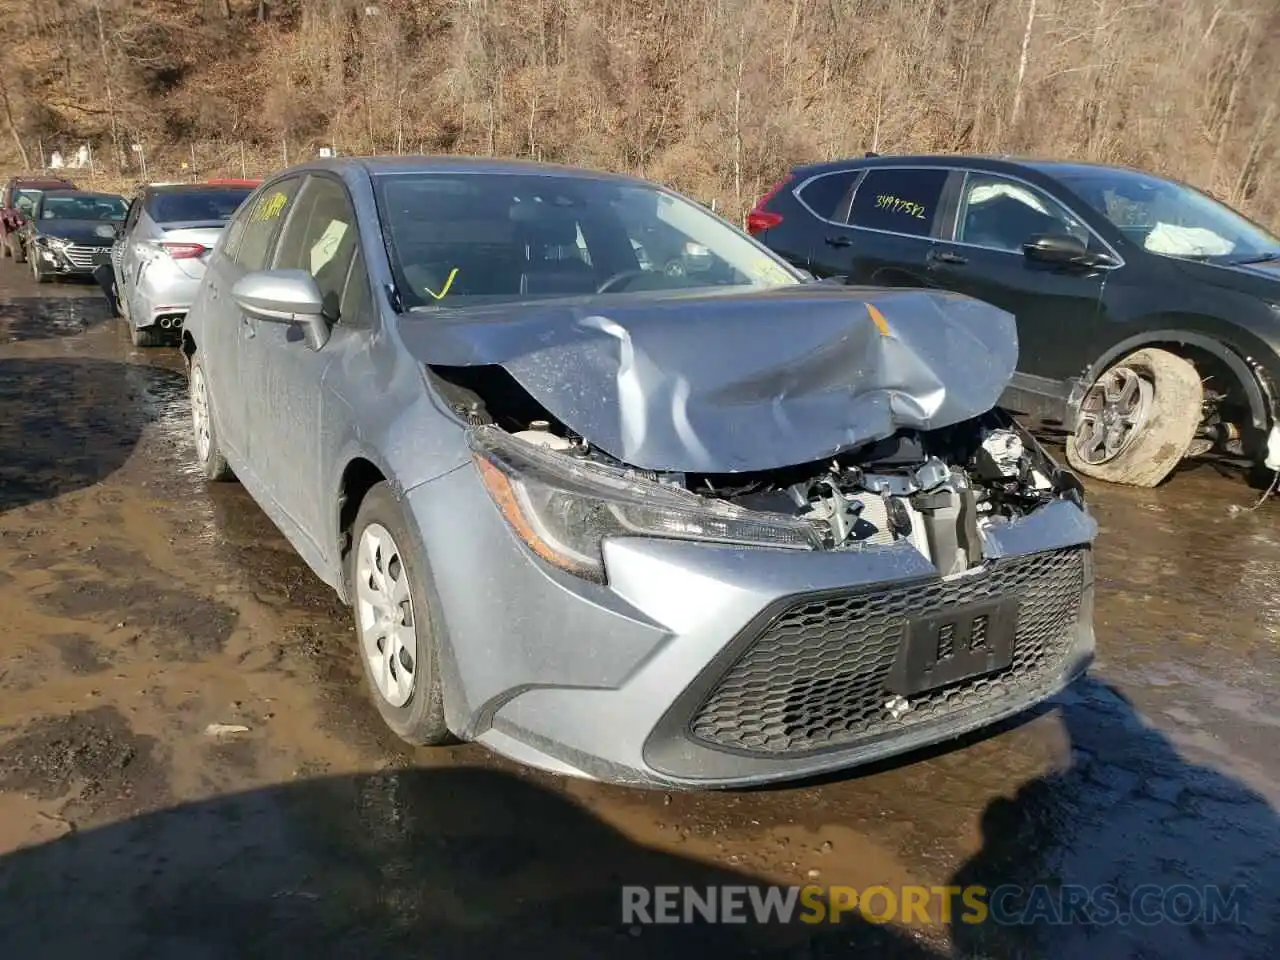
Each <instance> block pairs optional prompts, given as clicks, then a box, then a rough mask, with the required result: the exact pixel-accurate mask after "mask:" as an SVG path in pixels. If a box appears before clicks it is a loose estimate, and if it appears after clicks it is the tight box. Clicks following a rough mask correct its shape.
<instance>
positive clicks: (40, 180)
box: [9, 177, 76, 190]
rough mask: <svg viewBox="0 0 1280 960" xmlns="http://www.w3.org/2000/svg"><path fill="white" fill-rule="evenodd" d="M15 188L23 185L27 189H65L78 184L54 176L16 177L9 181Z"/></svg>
mask: <svg viewBox="0 0 1280 960" xmlns="http://www.w3.org/2000/svg"><path fill="white" fill-rule="evenodd" d="M9 182H10V183H11V184H13V186H14V187H15V188H17V187H23V188H25V189H27V190H41V189H46V190H47V189H63V190H74V189H76V186H75V184H74V183H72V182H71V181H70V180H58V179H56V178H52V177H14V178H13V179H12V180H10V181H9Z"/></svg>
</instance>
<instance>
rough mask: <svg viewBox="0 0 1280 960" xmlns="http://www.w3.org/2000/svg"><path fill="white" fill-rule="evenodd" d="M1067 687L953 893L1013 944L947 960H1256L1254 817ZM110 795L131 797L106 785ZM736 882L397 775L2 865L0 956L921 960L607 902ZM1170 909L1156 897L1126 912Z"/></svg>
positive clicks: (979, 933)
mask: <svg viewBox="0 0 1280 960" xmlns="http://www.w3.org/2000/svg"><path fill="white" fill-rule="evenodd" d="M1080 687H1081V689H1078V690H1076V691H1074V692H1073V693H1072V694H1071V695H1070V696H1068V697H1067V698H1066V699H1065V700H1064V701H1063V714H1064V718H1065V723H1066V726H1067V729H1068V731H1069V732H1070V735H1071V738H1072V743H1073V763H1072V765H1071V766H1070V767H1069V768H1068V769H1066V770H1065V771H1063V772H1061V773H1057V774H1054V775H1052V776H1049V777H1044V778H1039V779H1037V780H1035V781H1032V782H1030V783H1028V784H1026V785H1025V786H1024V787H1023V788H1021V789H1020V790H1019V791H1018V793H1017V795H1016V796H1014V797H1013V798H1011V799H998V800H996V801H995V802H993V803H992V804H991V805H990V806H989V808H988V809H987V810H986V812H985V814H984V816H983V819H982V825H983V835H984V845H983V847H982V849H981V850H980V851H979V852H978V853H977V854H976V855H975V856H974V857H973V858H972V859H971V860H969V861H968V862H967V863H965V864H963V865H962V866H961V867H960V869H959V870H958V871H957V872H956V874H955V875H954V876H953V877H952V880H951V882H952V883H953V884H955V885H956V886H961V887H963V886H969V885H973V884H978V885H981V886H983V887H985V888H986V889H987V891H988V892H989V897H991V898H995V897H996V896H1001V897H1002V902H1001V913H1000V919H1002V921H1003V922H1005V923H1009V922H1010V921H1018V920H1020V921H1030V922H1028V923H1026V925H1022V926H1018V925H1001V924H1000V923H997V922H994V921H993V920H992V919H991V918H988V920H987V921H986V922H985V923H984V924H982V925H971V924H968V923H966V922H964V920H963V919H962V917H963V916H964V915H965V912H964V910H963V907H962V905H961V903H959V902H958V903H957V905H956V907H955V909H954V911H953V920H952V925H951V935H952V940H953V942H954V944H955V955H956V956H964V957H970V956H985V957H1049V958H1058V957H1088V958H1089V960H1107V958H1112V957H1115V958H1122V957H1123V958H1135V957H1160V958H1164V960H1169V958H1181V957H1196V958H1208V957H1221V956H1231V957H1242V958H1249V957H1258V958H1262V957H1272V956H1275V955H1276V954H1275V948H1276V945H1277V944H1276V940H1275V937H1276V926H1275V924H1276V907H1277V904H1278V901H1277V893H1276V891H1277V889H1278V887H1277V884H1280V875H1278V873H1277V870H1278V869H1280V868H1278V867H1277V864H1276V860H1275V851H1276V850H1277V848H1278V841H1280V827H1278V826H1277V820H1276V816H1275V813H1274V811H1273V810H1272V809H1271V807H1270V806H1269V805H1268V804H1267V803H1266V801H1265V800H1263V799H1262V798H1261V797H1259V796H1258V795H1256V794H1254V793H1253V792H1252V791H1250V790H1248V789H1246V788H1245V787H1243V786H1242V785H1240V784H1239V783H1236V782H1234V781H1232V780H1230V779H1229V778H1227V777H1224V776H1222V775H1219V774H1217V773H1214V772H1212V771H1210V770H1208V769H1206V768H1203V767H1198V766H1195V765H1192V764H1188V763H1187V762H1185V761H1184V760H1182V759H1181V758H1179V757H1178V755H1177V754H1176V752H1175V751H1174V750H1173V749H1172V747H1171V746H1170V745H1169V744H1168V743H1167V742H1166V741H1165V739H1164V738H1163V737H1162V736H1161V735H1160V734H1159V733H1157V732H1155V731H1154V730H1152V729H1151V728H1149V727H1147V726H1145V724H1143V723H1142V721H1141V720H1140V719H1139V718H1138V717H1137V716H1136V715H1135V714H1134V713H1133V711H1132V709H1131V707H1130V705H1129V704H1128V702H1127V701H1126V700H1125V699H1124V698H1123V697H1122V696H1121V695H1119V694H1118V693H1117V692H1115V691H1114V690H1112V689H1111V688H1109V687H1107V686H1105V685H1102V684H1098V683H1094V682H1091V681H1086V682H1085V683H1084V684H1081V685H1080ZM143 739H144V738H143ZM11 746H12V743H11V744H10V745H7V748H8V747H11ZM136 748H137V752H138V756H136V757H134V758H132V762H135V763H138V764H139V767H140V768H141V769H143V770H145V771H148V773H147V775H150V776H154V775H155V774H156V767H157V764H159V765H161V766H163V763H164V761H163V758H161V757H159V756H158V755H157V754H156V753H155V752H154V750H155V748H154V747H147V745H146V744H145V743H143V742H141V739H140V740H139V742H138V744H137V745H136ZM19 752H21V751H19ZM14 786H15V784H12V783H9V784H5V783H4V782H3V778H0V788H6V787H7V788H8V789H13V787H14ZM114 789H115V790H116V791H127V790H128V789H129V788H128V783H127V775H126V776H125V777H124V778H123V779H120V780H118V782H117V783H116V784H115V787H114ZM755 882H758V881H753V880H752V879H751V878H749V877H745V876H742V875H739V874H735V873H732V872H730V871H727V870H723V869H720V868H718V867H715V866H711V865H708V864H705V863H701V862H695V861H692V860H687V859H683V858H680V857H678V856H674V855H671V854H668V853H665V852H658V851H655V850H652V849H649V848H646V847H642V846H640V845H638V844H636V843H634V842H632V841H631V840H629V839H628V838H627V837H625V836H623V835H622V834H620V833H619V832H617V831H616V830H614V829H613V828H611V827H609V826H606V825H605V824H603V823H602V822H600V821H599V820H598V819H596V818H595V817H594V816H593V815H592V814H590V813H589V812H587V811H585V810H584V809H582V808H580V807H578V806H577V805H575V804H574V803H572V802H571V801H569V800H568V799H566V798H565V797H564V796H562V795H561V794H560V793H558V792H556V791H554V790H549V789H545V788H543V787H541V786H539V785H537V784H536V783H535V782H534V779H533V778H526V777H515V776H512V775H509V774H506V773H502V772H498V771H495V770H489V769H478V768H471V769H469V768H452V769H448V768H435V769H418V770H398V771H391V772H386V773H383V774H376V775H367V776H352V777H338V778H328V779H314V780H308V781H303V782H297V783H293V784H289V785H284V786H278V787H272V788H267V789H261V790H255V791H250V792H247V793H242V794H235V795H229V796H220V797H216V798H213V799H210V800H207V801H203V802H199V803H193V804H189V805H184V806H180V807H177V808H174V809H170V810H165V811H163V812H159V813H149V814H144V815H141V816H138V817H136V818H134V819H131V820H125V821H124V822H121V823H116V824H113V825H110V826H106V827H101V828H98V829H93V830H88V831H85V832H83V833H79V834H75V833H73V834H71V835H70V836H67V837H64V838H62V839H60V840H56V841H52V842H49V843H47V844H45V845H42V846H37V847H31V848H27V849H24V850H20V851H17V852H15V853H12V854H10V855H8V856H6V857H4V858H2V859H0V942H3V943H5V944H6V945H7V947H8V950H7V951H6V954H7V955H10V956H14V957H28V956H30V957H35V956H39V957H42V958H60V957H83V956H93V957H94V958H95V960H114V958H125V957H139V956H146V957H149V958H156V960H167V958H170V957H172V958H175V960H176V958H181V960H193V958H200V960H203V958H214V957H217V958H222V957H228V958H230V957H235V958H242V957H243V958H249V957H268V956H270V957H294V956H304V955H311V956H323V957H335V956H340V957H348V956H350V957H360V958H366V957H379V958H381V957H483V956H494V957H504V956H521V957H555V958H593V960H594V958H600V957H610V958H630V957H662V958H675V957H699V958H705V957H722V956H723V957H740V956H761V957H777V958H784V957H785V958H820V957H847V956H862V955H867V956H876V957H889V958H912V960H917V958H918V960H929V958H938V957H940V956H941V954H940V953H938V952H936V951H935V950H934V949H933V948H931V947H929V946H926V945H924V941H923V940H921V939H918V938H917V937H916V935H915V933H913V932H912V931H908V930H904V929H902V928H899V927H894V926H884V925H880V924H873V923H871V922H868V920H866V919H864V918H862V917H859V916H858V915H857V914H856V912H855V913H854V914H853V915H852V916H851V917H850V918H849V919H848V920H847V921H846V922H842V923H840V924H839V925H838V926H833V925H830V924H821V925H812V924H805V923H799V922H793V923H791V924H789V925H785V926H783V925H779V924H774V925H758V924H755V923H747V924H736V925H725V924H721V925H707V924H691V925H685V924H676V925H633V924H630V923H628V922H626V921H625V920H624V918H623V916H622V886H623V885H624V884H626V885H646V886H650V887H652V886H654V885H662V884H666V885H676V886H688V887H695V888H699V889H704V888H706V887H707V886H708V885H725V884H732V885H740V884H753V883H755ZM1034 884H1046V885H1048V886H1047V889H1049V890H1051V891H1054V896H1055V897H1060V895H1061V892H1062V891H1063V889H1064V887H1065V885H1072V884H1081V885H1086V886H1088V887H1090V888H1098V887H1100V886H1102V885H1107V884H1112V885H1115V887H1116V889H1117V891H1118V893H1117V900H1118V902H1120V903H1121V904H1125V903H1127V900H1126V899H1125V898H1127V897H1130V896H1132V895H1134V894H1135V893H1136V892H1139V888H1140V885H1142V884H1155V885H1160V889H1162V890H1165V891H1167V890H1168V889H1169V888H1170V887H1171V886H1172V885H1180V886H1181V888H1182V889H1188V888H1201V889H1202V888H1203V887H1204V886H1205V885H1218V886H1219V887H1221V888H1222V889H1223V890H1227V889H1229V888H1231V887H1234V886H1239V887H1241V888H1244V889H1245V895H1244V896H1243V897H1242V898H1240V899H1238V900H1237V904H1238V914H1237V916H1236V917H1234V919H1232V920H1230V921H1229V922H1227V923H1220V924H1208V923H1205V922H1193V923H1181V922H1175V921H1170V920H1167V919H1166V920H1164V921H1162V922H1157V923H1154V924H1136V923H1132V922H1130V923H1120V924H1116V923H1112V924H1107V923H1103V922H1097V921H1099V919H1100V918H1099V915H1098V914H1096V913H1095V914H1093V915H1092V920H1093V921H1095V922H1090V917H1084V918H1076V919H1075V922H1074V923H1073V924H1072V925H1070V926H1060V925H1058V924H1057V923H1056V922H1055V921H1056V920H1057V919H1059V918H1058V917H1057V916H1055V915H1054V914H1053V913H1052V912H1050V913H1048V914H1045V913H1044V912H1043V911H1041V912H1040V913H1039V914H1036V913H1032V912H1031V904H1032V903H1033V902H1034V900H1035V897H1034V895H1033V894H1030V892H1029V891H1030V889H1031V888H1032V886H1033V885H1034ZM1009 885H1018V886H1019V887H1020V888H1022V889H1021V892H1019V893H1016V894H1015V893H1012V892H1011V891H1012V890H1013V888H1012V887H1010V886H1009ZM1001 889H1003V890H1004V893H1003V894H1000V893H999V891H1000V890H1001ZM993 902H994V899H993ZM1168 903H1169V901H1168V900H1167V898H1165V896H1164V893H1161V894H1159V895H1158V896H1157V898H1156V900H1155V901H1153V902H1148V903H1147V906H1148V907H1150V908H1153V909H1155V910H1159V909H1160V906H1161V904H1165V905H1166V907H1167V905H1168ZM1095 906H1096V905H1095ZM995 916H996V912H995V908H994V907H993V908H992V917H995ZM930 939H931V940H936V939H937V938H936V937H933V938H930Z"/></svg>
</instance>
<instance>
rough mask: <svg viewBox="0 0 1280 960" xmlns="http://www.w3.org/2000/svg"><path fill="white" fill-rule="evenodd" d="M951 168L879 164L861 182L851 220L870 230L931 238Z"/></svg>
mask: <svg viewBox="0 0 1280 960" xmlns="http://www.w3.org/2000/svg"><path fill="white" fill-rule="evenodd" d="M950 175H951V171H950V170H944V169H941V168H939V169H937V170H932V169H929V170H924V169H914V170H901V169H895V168H892V167H878V168H875V169H872V170H868V171H867V175H866V176H865V177H863V178H862V182H861V183H859V184H858V192H857V193H856V194H854V197H853V208H852V209H851V210H850V211H849V222H850V223H851V224H853V226H855V227H864V228H866V229H868V230H891V231H893V232H894V233H908V234H912V235H914V236H921V237H927V236H929V234H930V232H931V229H932V227H933V220H934V217H935V216H937V213H938V203H939V201H940V200H941V199H942V189H943V187H945V186H946V184H947V178H948V177H949V176H950Z"/></svg>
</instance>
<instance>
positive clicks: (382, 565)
mask: <svg viewBox="0 0 1280 960" xmlns="http://www.w3.org/2000/svg"><path fill="white" fill-rule="evenodd" d="M352 535H353V540H352V542H353V547H352V549H351V552H350V555H349V559H348V563H349V568H348V571H347V576H348V583H350V584H351V598H352V606H353V612H354V614H355V621H356V640H357V644H358V653H359V656H360V663H361V664H362V665H363V667H364V675H365V679H366V680H367V681H368V684H369V688H370V690H371V692H372V693H373V699H374V703H375V704H376V705H377V707H378V713H379V714H381V715H382V719H383V722H384V723H386V725H387V726H388V727H390V728H391V730H392V731H393V732H394V733H395V734H396V736H398V737H400V739H402V740H404V741H406V742H408V743H412V744H416V745H419V746H435V745H438V744H443V743H448V742H449V741H450V740H451V739H452V737H451V736H450V734H449V728H448V727H447V726H446V725H445V719H444V695H443V693H442V689H441V685H440V667H439V662H440V661H439V652H438V641H437V634H436V628H435V617H433V615H432V614H433V609H432V608H433V605H434V604H433V601H434V599H435V592H434V590H432V589H431V587H430V581H429V579H428V577H429V574H428V573H427V570H426V564H425V563H424V562H423V557H422V553H421V551H420V549H419V547H418V540H417V538H416V537H415V536H414V535H413V533H412V532H411V528H410V526H409V524H408V522H407V521H406V519H405V514H404V510H403V508H402V507H401V505H400V503H399V502H398V501H397V500H396V498H395V496H394V495H393V494H392V492H391V488H390V487H389V486H387V484H386V483H379V484H376V485H375V486H374V487H373V488H372V489H371V490H370V491H369V492H368V493H367V494H366V495H365V498H364V501H363V502H362V503H361V504H360V511H359V513H358V514H357V515H356V522H355V525H354V528H353V529H352Z"/></svg>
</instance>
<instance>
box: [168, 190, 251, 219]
mask: <svg viewBox="0 0 1280 960" xmlns="http://www.w3.org/2000/svg"><path fill="white" fill-rule="evenodd" d="M251 193H253V187H211V188H210V189H208V190H180V191H178V190H175V191H172V192H170V193H157V194H154V195H152V197H151V202H150V203H149V204H148V205H147V213H148V214H150V215H151V219H152V220H154V221H155V222H156V223H194V222H197V221H200V222H205V221H219V222H222V221H226V220H230V219H231V217H232V216H233V215H234V214H235V212H236V209H237V208H238V207H239V206H240V204H241V203H243V202H244V199H245V197H247V196H249V194H251Z"/></svg>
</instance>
